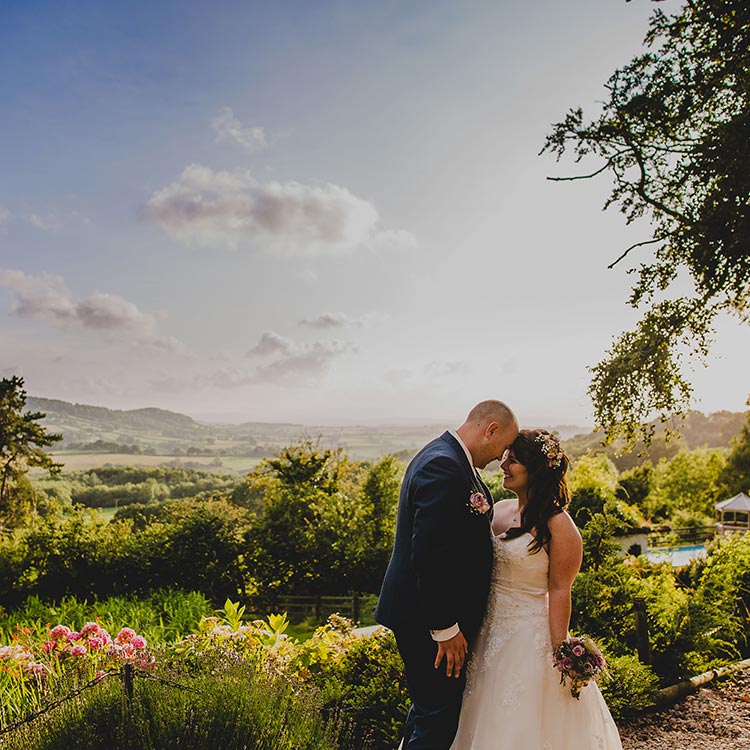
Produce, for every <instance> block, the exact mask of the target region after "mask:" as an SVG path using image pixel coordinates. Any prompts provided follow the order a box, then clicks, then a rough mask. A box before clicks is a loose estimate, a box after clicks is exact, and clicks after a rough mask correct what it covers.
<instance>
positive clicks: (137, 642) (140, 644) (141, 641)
mask: <svg viewBox="0 0 750 750" xmlns="http://www.w3.org/2000/svg"><path fill="white" fill-rule="evenodd" d="M130 642H131V643H132V644H133V646H135V647H136V648H146V639H145V638H144V637H143V636H142V635H134V636H133V640H132V641H130Z"/></svg>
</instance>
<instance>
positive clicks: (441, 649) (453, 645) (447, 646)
mask: <svg viewBox="0 0 750 750" xmlns="http://www.w3.org/2000/svg"><path fill="white" fill-rule="evenodd" d="M437 647H438V650H437V656H436V657H435V669H437V668H438V667H439V666H440V662H441V661H443V657H445V675H446V677H458V676H459V675H460V674H461V668H462V667H463V665H464V661H466V653H467V651H468V650H469V646H468V644H467V643H466V638H464V634H463V633H462V632H461V631H460V630H459V632H458V633H457V634H456V635H454V636H453V638H449V639H448V640H447V641H438V645H437Z"/></svg>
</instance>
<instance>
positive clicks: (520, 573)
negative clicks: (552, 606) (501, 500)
mask: <svg viewBox="0 0 750 750" xmlns="http://www.w3.org/2000/svg"><path fill="white" fill-rule="evenodd" d="M531 541H532V536H531V534H529V533H526V534H522V535H521V536H518V537H516V538H515V539H508V540H506V539H505V538H504V537H502V536H496V537H493V545H494V548H495V551H494V559H493V563H492V581H491V584H490V596H489V601H488V602H487V610H488V615H489V614H490V613H494V614H496V615H497V616H500V617H516V616H523V617H528V616H545V617H546V614H547V576H548V573H549V558H548V557H547V553H546V552H545V551H544V549H541V550H539V551H538V552H535V553H533V554H532V553H531V552H530V550H529V543H530V542H531Z"/></svg>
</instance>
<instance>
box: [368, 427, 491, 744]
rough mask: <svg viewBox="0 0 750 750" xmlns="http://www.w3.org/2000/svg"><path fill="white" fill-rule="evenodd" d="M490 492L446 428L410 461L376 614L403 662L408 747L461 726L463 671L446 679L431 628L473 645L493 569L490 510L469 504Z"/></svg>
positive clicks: (437, 739) (444, 740)
mask: <svg viewBox="0 0 750 750" xmlns="http://www.w3.org/2000/svg"><path fill="white" fill-rule="evenodd" d="M475 491H481V492H483V493H484V495H485V497H486V498H487V500H488V502H489V504H490V507H491V506H492V496H491V494H490V491H489V490H488V489H487V487H486V486H485V485H484V484H483V483H482V482H481V480H480V479H479V477H478V476H477V474H476V472H475V471H474V467H473V466H471V465H470V463H469V460H468V458H467V456H466V453H465V452H464V450H463V448H462V447H461V445H460V444H459V442H458V441H457V440H456V439H455V438H454V437H453V435H451V434H450V433H449V432H445V433H444V434H443V435H441V436H440V437H439V438H436V439H435V440H433V441H432V442H431V443H428V444H427V445H426V446H425V447H424V448H423V449H422V450H421V451H420V452H419V453H418V454H417V455H416V456H415V457H414V459H413V460H412V462H411V463H410V464H409V466H408V468H407V470H406V474H405V475H404V481H403V484H402V485H401V495H400V498H399V506H398V520H397V522H396V539H395V543H394V546H393V554H392V556H391V560H390V563H389V564H388V570H387V571H386V574H385V579H384V580H383V587H382V590H381V592H380V599H379V601H378V606H377V608H376V610H375V619H376V620H377V621H378V622H379V623H381V624H382V625H385V626H386V627H388V628H390V629H391V630H392V631H393V632H394V634H395V636H396V641H397V643H398V647H399V651H400V652H401V656H402V657H403V660H404V665H405V669H406V682H407V686H408V688H409V694H410V696H411V699H412V707H411V710H410V711H409V716H408V717H407V721H406V726H405V730H404V750H448V748H449V747H450V745H451V743H452V742H453V737H454V736H455V733H456V728H457V726H458V716H459V713H460V710H461V697H462V694H463V688H464V683H465V670H462V672H461V677H460V678H458V679H456V678H455V677H446V674H445V668H446V664H445V660H443V663H442V664H441V665H440V667H439V669H435V667H434V662H435V656H436V654H437V643H436V642H435V641H434V640H433V639H432V637H431V635H430V630H443V629H445V628H449V627H450V626H452V625H454V624H455V623H458V625H459V627H460V629H461V632H462V633H463V635H464V637H465V638H466V640H467V641H468V643H469V647H471V643H472V641H473V640H474V638H475V636H476V634H477V632H478V631H479V626H480V625H481V623H482V618H483V616H484V611H485V607H486V604H487V595H488V591H489V583H490V573H491V568H492V541H491V532H490V520H491V515H492V513H491V511H489V512H487V513H484V514H478V513H476V512H472V510H471V509H470V507H469V497H470V495H471V493H472V492H475Z"/></svg>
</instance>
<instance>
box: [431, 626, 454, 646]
mask: <svg viewBox="0 0 750 750" xmlns="http://www.w3.org/2000/svg"><path fill="white" fill-rule="evenodd" d="M460 632H461V629H460V628H459V627H458V623H456V624H455V625H451V626H450V627H449V628H445V629H444V630H431V631H430V635H431V636H432V640H433V641H438V642H439V641H449V640H450V639H451V638H453V637H455V636H457V635H458V634H459V633H460Z"/></svg>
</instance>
